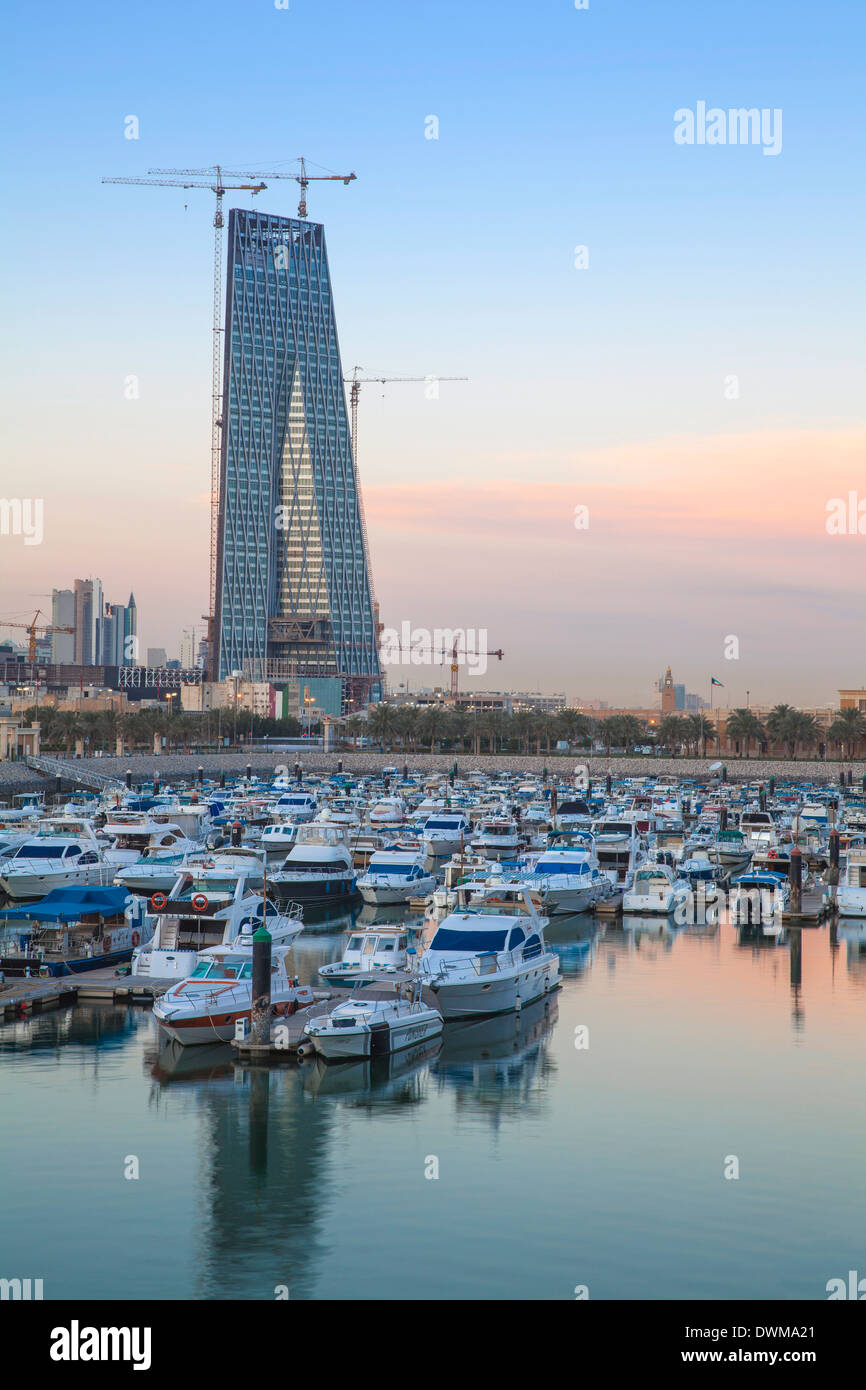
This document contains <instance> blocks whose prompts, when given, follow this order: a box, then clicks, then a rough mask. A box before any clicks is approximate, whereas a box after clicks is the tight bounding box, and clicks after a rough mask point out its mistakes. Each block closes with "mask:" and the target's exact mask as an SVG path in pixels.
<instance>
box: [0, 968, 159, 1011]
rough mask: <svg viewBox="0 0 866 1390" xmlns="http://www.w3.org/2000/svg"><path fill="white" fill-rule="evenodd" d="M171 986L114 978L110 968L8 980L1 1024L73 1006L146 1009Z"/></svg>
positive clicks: (2, 991) (0, 992) (1, 989)
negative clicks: (102, 1005) (132, 1006)
mask: <svg viewBox="0 0 866 1390" xmlns="http://www.w3.org/2000/svg"><path fill="white" fill-rule="evenodd" d="M170 984H171V981H170V980H152V979H150V978H149V977H148V976H146V975H138V976H136V975H115V973H114V968H113V967H111V966H107V967H106V968H105V969H104V970H88V971H84V972H82V973H81V974H80V975H58V976H51V977H49V978H47V979H46V978H43V977H41V976H38V975H33V976H30V977H29V978H24V979H8V978H7V980H6V982H5V984H3V985H0V1022H3V1021H8V1020H10V1019H14V1018H20V1017H22V1016H27V1015H28V1014H32V1013H40V1012H42V1011H43V1010H44V1009H62V1008H66V1007H68V1006H69V1005H71V1004H83V1003H102V1004H140V1005H142V1006H143V1007H145V1008H147V1007H150V1006H151V1005H152V1004H153V1001H154V999H155V998H156V997H157V996H158V995H160V994H162V993H163V991H164V990H166V989H167V988H168V987H169V985H170Z"/></svg>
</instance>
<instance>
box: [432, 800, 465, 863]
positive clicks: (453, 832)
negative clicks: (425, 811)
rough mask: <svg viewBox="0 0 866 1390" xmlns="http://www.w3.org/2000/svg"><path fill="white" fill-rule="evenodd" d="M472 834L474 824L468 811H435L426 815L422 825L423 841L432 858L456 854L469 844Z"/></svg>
mask: <svg viewBox="0 0 866 1390" xmlns="http://www.w3.org/2000/svg"><path fill="white" fill-rule="evenodd" d="M471 836H472V824H471V822H470V819H469V815H468V813H467V812H466V811H453V810H446V811H435V812H434V813H433V815H431V816H427V817H425V819H424V823H423V825H422V827H421V841H422V844H423V846H424V851H425V853H426V854H427V855H428V856H429V857H430V858H436V859H439V858H444V857H445V856H446V855H449V854H456V853H457V852H458V851H459V850H460V849H461V847H462V846H463V845H468V844H469V841H470V838H471Z"/></svg>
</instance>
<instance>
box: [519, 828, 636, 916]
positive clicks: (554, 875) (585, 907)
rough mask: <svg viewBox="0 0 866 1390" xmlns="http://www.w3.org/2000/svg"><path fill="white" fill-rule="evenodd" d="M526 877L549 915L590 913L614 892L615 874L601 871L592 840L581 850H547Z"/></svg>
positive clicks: (571, 847) (571, 848) (580, 847)
mask: <svg viewBox="0 0 866 1390" xmlns="http://www.w3.org/2000/svg"><path fill="white" fill-rule="evenodd" d="M523 877H524V882H526V883H528V884H530V885H531V886H532V887H533V888H535V889H537V890H538V892H539V893H540V895H541V901H542V903H543V905H544V911H545V912H547V913H556V912H588V911H589V910H590V908H592V907H594V906H595V904H596V903H598V902H601V901H603V900H604V899H605V898H609V897H610V896H611V894H612V893H613V892H614V891H615V880H614V877H613V871H605V870H603V869H601V868H600V867H599V863H598V858H597V856H596V853H595V849H594V847H593V844H592V841H591V840H589V839H588V840H587V841H586V843H585V844H584V845H582V846H580V845H572V846H570V847H556V846H551V847H549V848H547V849H545V850H544V851H543V853H542V854H540V855H539V856H538V858H537V859H536V860H535V862H534V864H533V865H532V868H531V871H530V872H529V873H527V874H525V875H523Z"/></svg>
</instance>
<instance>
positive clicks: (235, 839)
mask: <svg viewBox="0 0 866 1390" xmlns="http://www.w3.org/2000/svg"><path fill="white" fill-rule="evenodd" d="M242 835H243V826H242V825H241V823H240V821H239V820H235V821H232V836H231V842H232V847H233V848H237V847H238V846H239V845H240V842H241V836H242Z"/></svg>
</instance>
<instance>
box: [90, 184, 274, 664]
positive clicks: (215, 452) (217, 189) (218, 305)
mask: <svg viewBox="0 0 866 1390" xmlns="http://www.w3.org/2000/svg"><path fill="white" fill-rule="evenodd" d="M150 172H151V174H154V173H157V172H158V173H160V174H172V175H174V176H175V177H172V178H146V179H145V178H105V179H103V180H102V182H103V183H134V184H144V185H148V186H150V187H152V188H208V189H210V191H211V193H214V194H215V195H216V208H215V209H214V218H213V227H214V235H213V349H212V351H213V356H212V361H211V425H210V578H209V588H208V600H209V604H208V606H209V609H210V612H209V613H207V614H205V615H204V617H205V620H206V622H207V625H208V660H209V662H210V663H211V666H212V665H213V659H214V653H215V650H216V642H215V639H216V622H215V614H216V572H217V538H218V534H219V492H220V452H221V450H220V431H221V429H222V358H223V355H222V346H221V343H222V340H221V338H220V334H221V333H222V331H223V323H222V292H223V278H222V238H223V225H224V219H223V197H224V195H225V194H226V193H227V192H228V191H229V190H235V189H237V190H239V191H240V190H243V191H244V192H247V193H252V194H253V195H255V194H256V193H261V192H262V190H263V189H265V188H267V184H266V183H262V182H261V181H259V182H258V183H224V182H223V173H224V171H223V169H222V167H221V166H220V165H219V164H215V165H214V166H213V167H212V168H210V169H198V170H196V171H195V173H196V174H197V175H203V177H201V178H198V177H195V178H194V177H192V174H193V171H192V170H188V169H160V170H159V171H156V170H153V169H152V170H151V171H150ZM226 177H232V176H231V175H227V176H226ZM249 177H251V178H252V177H254V176H253V175H250V176H249ZM214 678H216V673H214Z"/></svg>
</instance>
